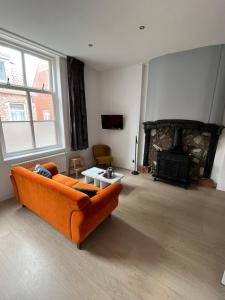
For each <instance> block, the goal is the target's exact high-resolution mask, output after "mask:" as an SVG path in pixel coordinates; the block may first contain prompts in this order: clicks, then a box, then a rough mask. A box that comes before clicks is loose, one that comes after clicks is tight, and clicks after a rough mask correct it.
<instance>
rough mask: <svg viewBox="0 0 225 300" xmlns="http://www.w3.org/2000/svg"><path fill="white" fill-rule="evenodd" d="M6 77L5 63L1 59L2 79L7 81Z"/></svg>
mask: <svg viewBox="0 0 225 300" xmlns="http://www.w3.org/2000/svg"><path fill="white" fill-rule="evenodd" d="M6 79H7V78H6V71H5V63H4V61H3V60H0V81H6Z"/></svg>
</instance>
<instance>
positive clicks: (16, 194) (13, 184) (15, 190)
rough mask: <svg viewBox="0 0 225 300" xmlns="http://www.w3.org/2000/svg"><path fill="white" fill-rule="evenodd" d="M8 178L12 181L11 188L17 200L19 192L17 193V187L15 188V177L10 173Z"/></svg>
mask: <svg viewBox="0 0 225 300" xmlns="http://www.w3.org/2000/svg"><path fill="white" fill-rule="evenodd" d="M10 179H11V182H12V186H13V190H14V193H15V196H16V200H17V201H19V193H18V189H17V186H16V181H15V178H14V177H13V175H10Z"/></svg>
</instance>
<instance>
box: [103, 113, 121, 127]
mask: <svg viewBox="0 0 225 300" xmlns="http://www.w3.org/2000/svg"><path fill="white" fill-rule="evenodd" d="M101 119H102V129H123V115H101Z"/></svg>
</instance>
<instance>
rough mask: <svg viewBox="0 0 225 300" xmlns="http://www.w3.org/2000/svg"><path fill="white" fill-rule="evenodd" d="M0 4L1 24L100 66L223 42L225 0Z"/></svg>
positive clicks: (0, 0)
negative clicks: (143, 27) (140, 27)
mask: <svg viewBox="0 0 225 300" xmlns="http://www.w3.org/2000/svg"><path fill="white" fill-rule="evenodd" d="M0 7H1V8H0V27H2V28H4V29H6V30H9V31H11V32H14V33H16V34H19V35H22V36H24V37H26V38H29V39H31V40H33V41H35V42H38V43H41V44H43V45H45V46H48V47H50V48H52V49H55V50H57V51H60V52H62V53H64V54H67V55H71V56H76V57H78V58H80V59H82V60H83V61H85V62H86V63H89V64H90V65H92V66H93V67H94V68H96V69H98V70H104V69H109V68H114V67H118V66H124V65H130V64H134V63H141V62H146V61H148V60H150V59H151V58H153V57H156V56H159V55H162V54H166V53H171V52H176V51H181V50H187V49H192V48H197V47H202V46H207V45H214V44H223V43H225V0H16V1H15V0H7V1H5V0H0ZM139 25H145V26H146V29H145V30H142V31H140V30H139V29H138V26H139ZM89 43H93V44H94V47H92V48H90V47H88V44H89Z"/></svg>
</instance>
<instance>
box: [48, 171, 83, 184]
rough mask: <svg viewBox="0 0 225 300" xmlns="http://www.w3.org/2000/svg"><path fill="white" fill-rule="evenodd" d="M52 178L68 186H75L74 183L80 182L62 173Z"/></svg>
mask: <svg viewBox="0 0 225 300" xmlns="http://www.w3.org/2000/svg"><path fill="white" fill-rule="evenodd" d="M52 179H53V180H55V181H57V182H59V183H62V184H64V185H66V186H73V185H75V184H77V183H78V182H79V181H78V180H75V179H73V178H71V177H67V176H65V175H62V174H57V175H54V176H53V177H52Z"/></svg>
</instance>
